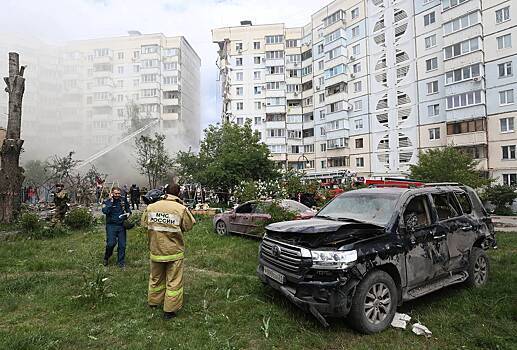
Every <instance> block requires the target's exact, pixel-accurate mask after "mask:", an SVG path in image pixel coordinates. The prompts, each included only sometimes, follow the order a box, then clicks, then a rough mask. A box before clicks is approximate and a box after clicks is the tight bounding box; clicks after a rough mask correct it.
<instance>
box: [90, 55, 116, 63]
mask: <svg viewBox="0 0 517 350" xmlns="http://www.w3.org/2000/svg"><path fill="white" fill-rule="evenodd" d="M93 62H94V63H111V62H113V56H112V55H105V56H95V57H94V58H93Z"/></svg>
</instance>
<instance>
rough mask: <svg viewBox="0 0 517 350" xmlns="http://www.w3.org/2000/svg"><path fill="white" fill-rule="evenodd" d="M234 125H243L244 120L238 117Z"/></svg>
mask: <svg viewBox="0 0 517 350" xmlns="http://www.w3.org/2000/svg"><path fill="white" fill-rule="evenodd" d="M236 124H237V125H243V124H244V118H242V117H238V118H237V120H236Z"/></svg>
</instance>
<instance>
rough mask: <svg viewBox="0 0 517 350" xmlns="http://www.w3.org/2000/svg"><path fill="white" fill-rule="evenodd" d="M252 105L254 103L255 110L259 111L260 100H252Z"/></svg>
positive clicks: (260, 107)
mask: <svg viewBox="0 0 517 350" xmlns="http://www.w3.org/2000/svg"><path fill="white" fill-rule="evenodd" d="M254 105H255V110H256V111H259V110H261V109H262V102H260V101H259V102H254Z"/></svg>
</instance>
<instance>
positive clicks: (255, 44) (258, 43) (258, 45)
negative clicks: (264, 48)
mask: <svg viewBox="0 0 517 350" xmlns="http://www.w3.org/2000/svg"><path fill="white" fill-rule="evenodd" d="M253 49H254V50H260V41H254V42H253Z"/></svg>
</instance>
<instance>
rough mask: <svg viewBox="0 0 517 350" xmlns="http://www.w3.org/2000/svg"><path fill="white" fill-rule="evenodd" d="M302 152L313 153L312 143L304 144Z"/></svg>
mask: <svg viewBox="0 0 517 350" xmlns="http://www.w3.org/2000/svg"><path fill="white" fill-rule="evenodd" d="M303 152H304V153H314V145H304V146H303Z"/></svg>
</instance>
